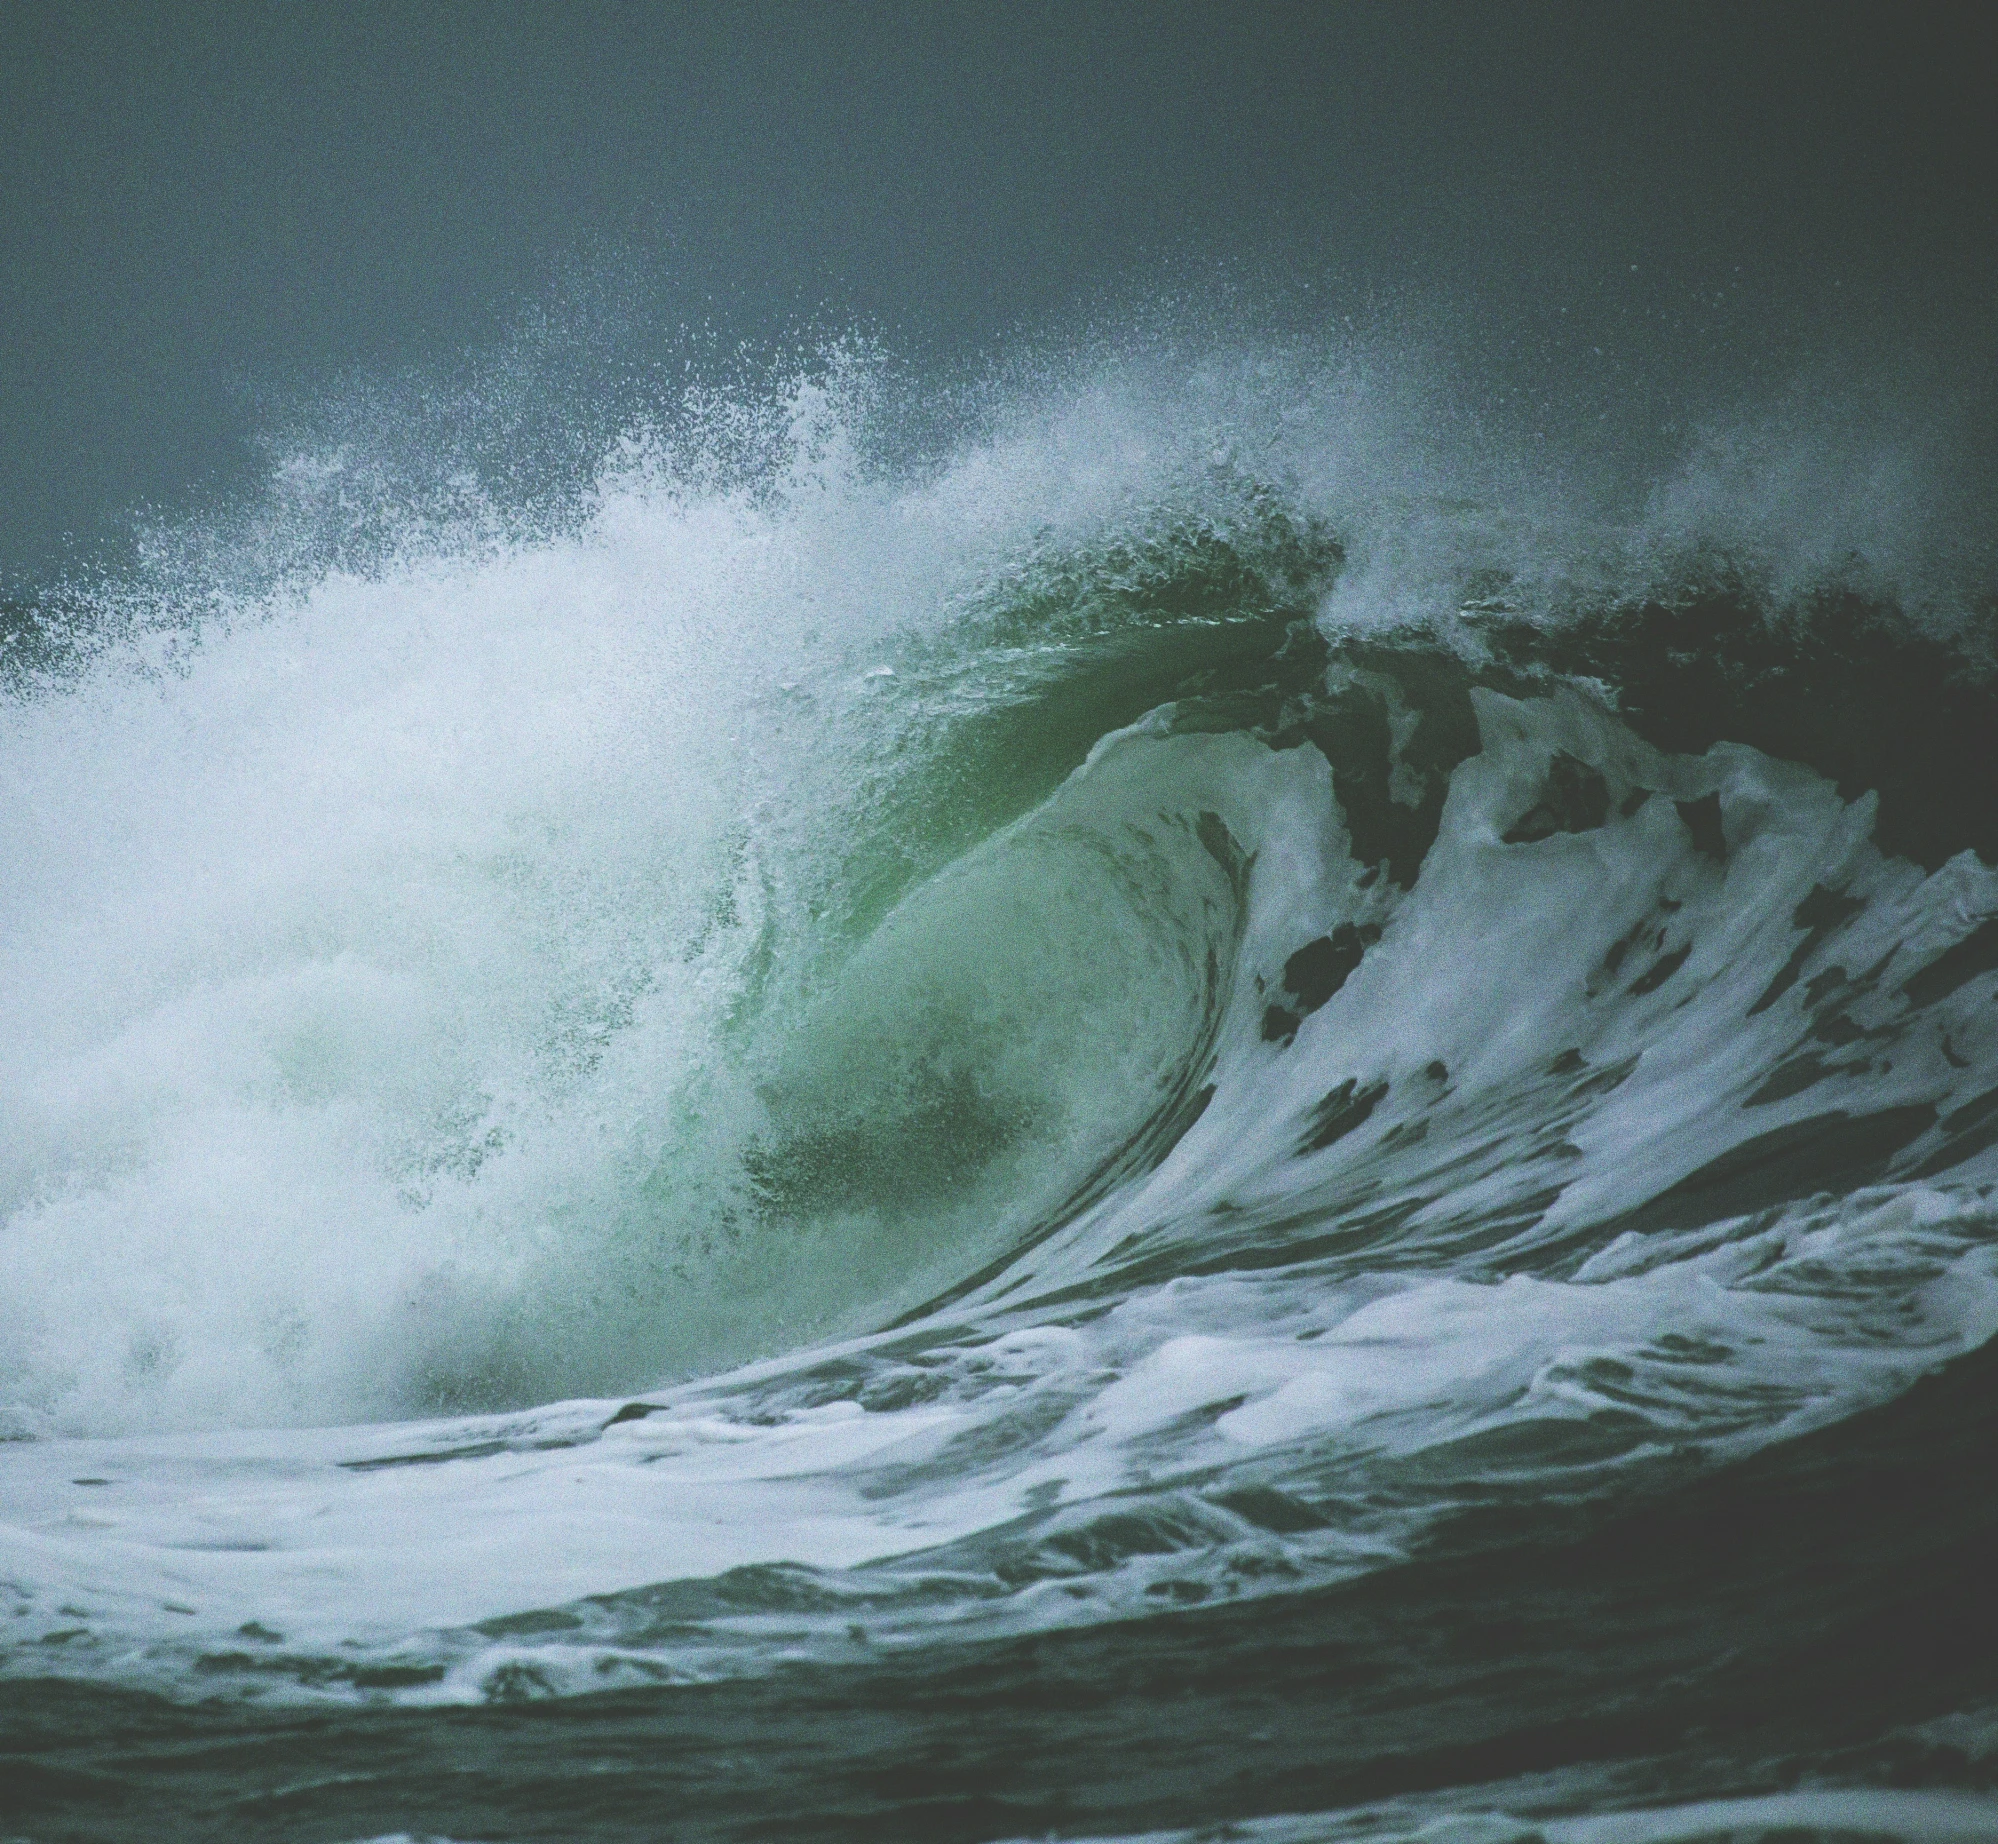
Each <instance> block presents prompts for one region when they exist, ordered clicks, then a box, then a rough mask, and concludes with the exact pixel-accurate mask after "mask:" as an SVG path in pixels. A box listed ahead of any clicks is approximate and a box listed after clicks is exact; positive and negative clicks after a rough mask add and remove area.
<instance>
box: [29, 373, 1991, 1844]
mask: <svg viewBox="0 0 1998 1844" xmlns="http://www.w3.org/2000/svg"><path fill="white" fill-rule="evenodd" d="M920 398H921V393H913V394H912V393H911V392H910V391H909V390H908V389H907V388H906V386H905V385H903V384H898V383H897V382H896V373H895V370H894V368H893V367H892V366H886V365H884V364H882V363H880V362H878V361H877V360H876V359H874V358H871V357H870V356H869V355H868V354H867V353H865V352H864V351H859V350H855V349H835V350H833V351H832V352H830V353H828V354H825V355H821V357H820V358H819V359H818V360H815V361H814V362H813V363H811V364H809V365H804V366H801V367H799V368H797V369H796V370H795V371H794V372H793V373H791V374H789V375H784V376H772V377H770V378H766V379H764V380H762V381H761V382H760V383H754V384H748V383H745V384H743V385H741V386H740V387H738V388H733V389H730V390H726V391H722V390H715V391H707V392H703V391H700V390H691V391H690V392H689V393H688V395H687V397H686V399H685V401H684V402H683V403H681V404H679V405H677V406H674V407H673V408H672V410H671V412H670V413H668V412H667V411H665V410H662V412H661V415H660V419H659V420H658V422H657V423H656V424H646V425H644V426H640V427H636V428H634V429H632V430H630V431H629V432H628V433H627V434H626V435H625V436H624V438H623V439H622V440H621V441H619V442H618V443H617V444H616V445H615V446H613V447H612V448H611V449H610V450H609V452H608V453H607V454H599V455H596V456H595V457H594V458H593V459H592V460H591V461H590V463H589V465H588V466H587V467H586V468H585V469H583V470H582V472H581V474H580V475H577V476H576V477H574V478H569V479H567V480H566V483H565V484H563V485H562V487H561V489H560V491H542V490H539V489H537V491H536V492H535V493H528V494H523V495H522V496H520V497H518V498H516V499H515V500H511V501H510V500H509V499H508V497H507V494H506V492H505V491H504V484H503V483H500V484H497V485H496V484H495V481H494V479H493V478H492V477H491V475H490V473H489V472H488V473H487V474H485V475H480V474H478V473H477V471H476V470H472V471H466V470H464V469H461V468H459V467H458V466H457V463H456V462H455V461H453V459H452V458H451V457H450V456H449V455H447V456H445V458H444V460H443V461H440V462H438V464H437V465H436V466H435V467H434V468H433V469H432V470H431V472H430V473H429V474H428V475H426V476H424V477H423V478H422V479H420V480H417V479H415V478H414V476H412V474H411V473H410V471H409V469H408V467H406V466H404V465H402V464H401V463H397V464H396V465H393V466H391V465H389V464H388V463H386V462H379V461H378V460H371V459H370V457H369V456H368V455H367V454H365V453H362V452H359V451H358V450H357V448H356V446H355V444H354V442H353V440H352V439H351V437H352V431H351V430H349V431H347V432H346V434H345V435H343V437H342V440H341V441H340V442H338V443H329V444H327V445H325V446H323V447H321V448H318V449H311V448H309V447H308V448H301V449H299V450H298V451H297V452H291V453H286V454H284V455H281V456H278V457H276V458H275V460H274V463H273V468H272V473H271V480H270V484H269V487H268V491H267V492H266V493H265V494H263V495H262V496H261V497H259V498H257V499H256V500H254V502H251V503H246V504H244V505H240V506H238V507H236V508H234V509H233V510H232V511H229V512H228V513H227V514H226V516H225V515H223V514H220V513H216V514H212V515H211V516H209V517H207V519H206V521H205V522H202V521H194V520H189V521H184V522H183V523H181V524H180V525H177V526H174V527H171V528H169V527H165V526H162V527H161V528H160V529H159V530H158V531H157V532H155V533H153V534H152V535H151V537H150V538H149V539H148V541H147V543H146V545H145V546H143V547H142V549H141V552H140V554H139V555H138V557H137V559H136V561H135V562H133V564H132V565H131V566H130V567H129V568H127V569H124V570H122V571H121V572H114V573H109V574H106V575H103V576H100V577H97V578H92V579H89V580H84V579H81V578H79V579H78V580H76V581H71V582H66V583H60V584H56V585H53V586H50V587H48V588H47V589H45V590H39V591H37V592H35V593H34V594H32V595H24V596H22V597H20V598H18V599H17V600H16V601H15V602H14V603H12V604H9V605H8V607H7V609H6V610H5V614H4V626H0V686H4V690H0V866H4V873H0V1837H4V1838H6V1839H8V1840H10V1841H11V1840H15V1839H22V1840H33V1844H58V1841H62V1840H99V1839H104V1840H109V1839H143V1840H159V1841H161V1844H166V1841H169V1840H183V1839H185V1840H196V1839H217V1840H222V1839H227V1840H261V1839H273V1840H279V1839H282V1840H305V1841H308V1844H351V1841H353V1840H360V1839H379V1838H395V1837H404V1836H408V1837H432V1838H448V1839H453V1840H461V1841H471V1840H492V1841H495V1844H497V1841H499V1840H514V1839H521V1840H525V1839H546V1840H569V1839H574V1840H585V1839H587V1840H596V1839H604V1840H613V1839H616V1840H622V1839H634V1840H636V1839H656V1838H674V1839H678V1838H690V1839H691V1838H728V1839H744V1840H751V1839H754V1840H777V1839H797V1840H817V1839H826V1840H832V1839H842V1840H846V1839H851V1840H856V1841H858V1840H869V1841H870V1844H872V1841H877V1840H879V1841H886V1840H900V1839H911V1840H913V1839H938V1840H962V1841H963V1844H998V1841H1000V1840H1011V1839H1026V1838H1046V1837H1058V1838H1062V1839H1078V1840H1080V1839H1137V1838H1143V1839H1146V1840H1151V1841H1153V1844H1164V1841H1165V1840H1168V1839H1171V1840H1192V1839H1195V1838H1199V1839H1207V1840H1219V1839H1223V1838H1226V1839H1230V1840H1237V1841H1239V1844H1305V1841H1307V1840H1311V1841H1317V1840H1326V1841H1330V1840H1340V1841H1342V1844H1343V1841H1347V1840H1350V1841H1352V1844H1360V1841H1361V1840H1367V1841H1369V1844H1371V1841H1375V1840H1379V1841H1382V1844H1385V1841H1386V1840H1401V1839H1417V1838H1420V1839H1423V1840H1428V1841H1430V1844H1527V1841H1528V1840H1543V1841H1544V1844H1668V1841H1672V1844H1690V1841H1691V1840H1702V1839H1720V1838H1736V1839H1749V1838H1763V1839H1776V1838H1782V1839H1785V1840H1790V1841H1791V1844H1798V1841H1801V1840H1855V1839H1903V1840H1910V1841H1915V1840H1922V1841H1926V1840H1944V1839H1952V1840H1954V1839H1989V1838H1998V1567H1994V1565H1998V1470H1994V1468H1993V1466H1992V1463H1991V1461H1992V1455H1993V1453H1994V1450H1998V1347H1994V1346H1992V1344H1991V1340H1992V1337H1993V1334H1994V1332H1998V871H1994V870H1993V869H1992V865H1993V864H1994V863H1998V775H1994V770H1998V678H1994V659H1993V652H1992V640H1993V635H1994V632H1998V604H1994V601H1993V599H1992V595H1991V585H1992V583H1993V582H1994V581H1998V575H1994V574H1992V573H1990V572H1989V571H1988V570H1987V564H1988V562H1989V558H1988V556H1987V554H1986V552H1985V551H1983V550H1981V549H1980V548H1979V546H1980V543H1981V539H1980V537H1979V534H1978V533H1977V532H1976V531H1974V530H1966V528H1965V527H1964V525H1963V524H1962V522H1961V520H1962V518H1963V516H1965V515H1963V513H1962V495H1961V493H1960V492H1958V491H1957V490H1956V488H1955V487H1954V486H1952V485H1951V483H1949V482H1947V481H1942V482H1936V481H1931V480H1929V479H1927V478H1926V477H1924V476H1923V475H1922V474H1921V473H1920V471H1919V469H1918V468H1916V467H1915V466H1914V464H1913V463H1911V462H1907V461H1906V458H1905V457H1902V458H1901V460H1900V461H1897V460H1896V458H1895V457H1894V456H1892V455H1883V454H1882V453H1880V452H1878V451H1876V450H1874V449H1868V448H1866V447H1865V444H1864V441H1863V440H1862V436H1863V435H1864V431H1862V432H1861V434H1860V435H1855V434H1853V433H1852V431H1851V429H1850V428H1848V427H1846V426H1845V425H1840V424H1836V421H1835V419H1834V422H1833V423H1831V424H1826V423H1822V422H1819V423H1813V422H1812V421H1811V420H1810V419H1809V418H1808V417H1799V416H1789V417H1787V419H1786V417H1785V416H1783V415H1772V416H1768V417H1764V418H1762V419H1760V420H1759V421H1756V422H1754V423H1753V424H1752V426H1751V425H1743V426H1739V427H1732V428H1722V429H1715V430H1710V431H1707V432H1705V433H1704V434H1702V435H1699V436H1697V437H1696V438H1693V439H1689V440H1687V441H1686V442H1683V443H1681V444H1680V446H1679V448H1678V450H1677V451H1675V454H1674V457H1673V458H1672V459H1671V460H1670V462H1669V464H1666V465H1662V466H1660V467H1659V468H1657V469H1656V470H1654V472H1653V474H1652V475H1650V476H1649V477H1647V478H1645V479H1643V480H1641V481H1639V482H1638V484H1637V487H1636V489H1635V490H1631V489H1630V488H1629V483H1628V480H1626V481H1625V483H1624V490H1622V491H1620V492H1617V493H1613V492H1609V491H1607V490H1604V491H1600V492H1598V491H1596V490H1594V488H1593V487H1592V486H1591V485H1590V484H1589V483H1588V482H1586V481H1583V480H1580V479H1579V478H1578V470H1579V469H1580V463H1579V461H1578V460H1577V459H1576V457H1575V456H1574V455H1572V454H1564V453H1559V452H1555V449H1556V448H1557V447H1558V444H1551V443H1548V442H1546V441H1538V442H1536V440H1535V439H1534V438H1533V432H1532V430H1531V428H1530V423H1531V419H1530V418H1528V419H1527V423H1526V424H1521V425H1518V426H1517V427H1514V426H1513V425H1508V428H1510V429H1512V433H1506V431H1504V430H1500V429H1497V428H1488V427H1485V426H1482V425H1480V424H1479V422H1478V421H1477V419H1476V418H1469V417H1463V416H1456V415H1453V414H1452V413H1450V412H1449V410H1448V406H1447V402H1444V401H1443V400H1442V399H1441V398H1439V397H1438V396H1437V395H1436V394H1435V393H1429V394H1425V392H1424V391H1423V390H1421V389H1417V388H1415V387H1413V386H1411V385H1409V384H1408V383H1407V381H1406V380H1402V379H1398V378H1396V377H1393V376H1389V375H1387V374H1386V373H1384V372H1383V370H1382V369H1381V368H1380V367H1379V366H1378V365H1375V364H1372V363H1370V362H1369V361H1368V360H1367V358H1366V356H1365V355H1364V354H1359V353H1355V352H1352V351H1346V352H1343V353H1335V354H1334V355H1333V356H1331V357H1327V356H1325V355H1324V354H1323V353H1322V352H1316V351H1309V350H1306V349H1305V348H1304V347H1303V346H1301V345H1298V344H1296V343H1293V344H1291V345H1289V346H1281V345H1270V346H1266V347H1253V346H1250V345H1248V344H1247V343H1246V342H1245V343H1244V344H1243V345H1241V346H1240V347H1227V346H1222V347H1219V348H1215V349H1209V350H1206V351H1204V352H1202V353H1197V354H1193V355H1191V356H1189V355H1188V354H1187V353H1186V352H1184V351H1182V350H1180V349H1179V348H1176V347H1172V346H1170V343H1169V342H1167V343H1166V344H1164V345H1161V346H1157V347H1145V346H1144V345H1143V344H1142V342H1140V343H1139V344H1137V345H1134V346H1132V347H1131V348H1129V349H1124V350H1114V351H1107V352H1106V351H1103V350H1098V351H1096V352H1094V353H1092V354H1091V355H1090V356H1089V357H1088V359H1087V362H1078V363H1075V364H1071V365H1068V366H1066V367H1054V368H1050V369H1046V370H1044V371H1042V372H1040V373H1036V374H1032V375H1029V374H1028V372H1026V371H1022V372H1020V373H1019V374H1017V375H1012V376H1010V377H1009V378H1008V379H1007V380H1006V381H1004V382H1000V383H993V384H991V385H989V387H987V388H984V389H982V390H981V391H976V392H973V391H966V392H964V393H962V394H961V395H960V396H959V397H957V398H953V399H951V400H949V401H943V400H941V399H939V400H936V401H929V402H923V401H920ZM1439 405H1441V407H1439ZM1522 431H1523V433H1522ZM406 447H407V444H405V450H406ZM397 452H404V450H398V451H397ZM1958 484H1960V483H1958ZM1953 519H1954V520H1956V521H1957V522H1956V523H1954V524H1953V523H1952V520H1953Z"/></svg>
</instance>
